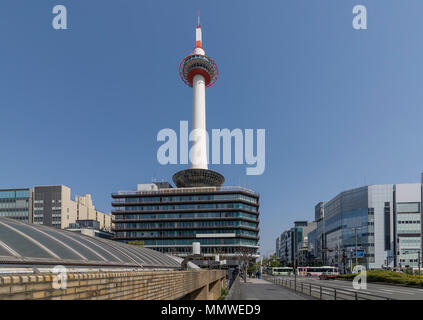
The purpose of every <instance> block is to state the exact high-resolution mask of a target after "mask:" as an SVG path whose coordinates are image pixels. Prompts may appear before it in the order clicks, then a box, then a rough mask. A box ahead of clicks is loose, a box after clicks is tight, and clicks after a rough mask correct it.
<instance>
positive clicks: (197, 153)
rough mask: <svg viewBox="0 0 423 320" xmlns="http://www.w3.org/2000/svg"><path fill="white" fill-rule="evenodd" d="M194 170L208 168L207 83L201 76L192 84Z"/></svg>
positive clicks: (192, 164) (192, 159) (192, 155)
mask: <svg viewBox="0 0 423 320" xmlns="http://www.w3.org/2000/svg"><path fill="white" fill-rule="evenodd" d="M192 88H193V97H192V141H193V146H192V154H191V168H192V169H208V167H207V131H206V82H205V79H204V77H203V76H202V75H201V74H196V75H195V76H194V79H193V83H192Z"/></svg>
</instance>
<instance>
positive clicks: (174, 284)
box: [0, 270, 226, 300]
mask: <svg viewBox="0 0 423 320" xmlns="http://www.w3.org/2000/svg"><path fill="white" fill-rule="evenodd" d="M55 276H56V275H50V274H49V275H46V274H44V275H2V276H0V300H4V299H18V300H23V299H55V300H72V299H95V300H97V299H98V300H103V299H125V300H126V299H128V300H130V299H131V300H132V299H135V300H161V299H168V300H173V299H178V298H182V297H185V298H189V299H201V300H214V299H217V298H218V297H219V296H220V290H221V288H223V287H224V286H225V285H226V281H225V277H226V272H225V271H224V270H188V271H154V272H153V271H149V272H110V273H107V272H106V273H105V272H98V273H84V274H82V273H71V274H68V275H67V287H66V289H64V290H62V289H54V288H53V279H54V277H55ZM59 283H60V282H59Z"/></svg>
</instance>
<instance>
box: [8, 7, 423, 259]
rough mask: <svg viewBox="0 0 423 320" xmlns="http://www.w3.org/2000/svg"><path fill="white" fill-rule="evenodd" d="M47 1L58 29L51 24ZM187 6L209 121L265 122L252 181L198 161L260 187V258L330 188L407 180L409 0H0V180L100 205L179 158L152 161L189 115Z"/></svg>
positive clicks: (413, 164)
mask: <svg viewBox="0 0 423 320" xmlns="http://www.w3.org/2000/svg"><path fill="white" fill-rule="evenodd" d="M57 4H63V5H66V6H67V9H68V27H69V30H66V31H56V30H53V28H52V27H51V21H52V18H53V14H52V13H51V11H52V8H53V6H54V5H57ZM356 4H364V5H366V7H367V11H368V19H367V20H368V21H367V22H368V30H365V31H356V30H354V29H353V28H352V18H353V14H352V8H353V6H354V5H356ZM198 9H200V10H201V22H202V25H203V40H204V47H205V49H206V51H207V53H208V54H209V55H210V56H212V57H213V58H215V60H216V62H217V64H218V65H219V68H220V78H219V80H218V81H217V83H216V85H215V86H214V87H213V88H211V89H209V90H207V126H208V128H230V129H233V128H242V129H245V128H254V129H257V128H264V129H266V131H267V133H266V136H267V138H266V139H267V141H266V148H267V150H266V171H265V173H264V174H263V175H262V176H246V175H245V166H223V165H221V166H214V167H212V168H213V169H215V170H217V171H220V172H222V173H223V174H224V175H225V176H226V180H227V184H230V185H232V184H241V185H243V186H247V187H250V188H253V189H255V190H257V191H258V192H259V193H260V194H261V217H260V221H261V223H260V236H261V239H260V243H261V245H262V247H261V252H262V253H264V254H268V253H270V252H271V251H273V250H274V241H275V238H276V237H277V236H278V235H279V234H280V233H281V232H282V231H283V230H284V229H287V228H289V227H291V226H292V223H293V221H294V220H302V219H313V217H314V205H315V204H316V203H317V202H319V201H322V200H328V199H330V198H332V197H333V196H335V195H336V194H337V193H339V192H340V191H343V190H346V189H350V188H354V187H358V186H361V185H364V184H379V183H400V182H417V181H419V175H420V172H421V171H422V170H423V159H422V158H423V148H422V142H423V139H422V133H423V127H422V118H423V105H422V101H423V90H422V87H423V64H422V59H423V41H422V30H423V19H422V14H423V13H422V12H423V2H422V1H420V0H415V1H412V0H407V1H396V0H394V1H388V0H372V1H366V0H355V1H347V0H344V1H339V0H332V1H324V0H319V1H314V0H313V1H312V0H309V1H301V0H292V1H280V0H275V1H247V0H242V1H138V0H137V1H136V0H125V1H117V0H116V1H104V0H103V1H100V0H90V1H86V0H72V1H70V0H60V1H59V0H55V1H50V0H43V1H30V0H26V1H21V0H2V1H1V2H0V43H1V45H0V108H1V109H0V110H1V113H0V120H1V126H0V137H1V138H0V139H1V148H0V187H2V188H7V187H24V186H33V185H39V184H41V185H46V184H65V185H67V186H69V187H71V188H72V193H73V195H75V194H82V193H91V194H92V195H93V199H94V202H95V204H96V206H97V207H98V208H99V209H101V210H105V211H109V210H110V201H111V199H110V193H111V192H114V191H117V190H122V189H123V190H126V189H134V188H135V187H136V184H137V183H149V182H151V180H152V178H153V177H155V178H157V179H159V180H160V179H164V180H170V179H171V176H172V174H173V173H174V172H176V171H178V170H180V169H182V168H184V167H185V166H161V165H159V163H158V162H157V160H156V151H157V148H158V146H159V143H158V142H157V141H156V135H157V132H158V131H159V130H160V129H162V128H167V127H169V128H174V129H177V128H178V124H179V120H191V97H192V93H191V90H190V89H189V88H187V87H186V86H185V85H184V84H183V83H182V82H181V80H180V79H179V75H178V65H179V62H180V60H181V59H182V58H183V57H184V56H185V55H187V54H189V53H190V52H191V50H192V48H193V44H194V27H195V23H196V13H197V10H198Z"/></svg>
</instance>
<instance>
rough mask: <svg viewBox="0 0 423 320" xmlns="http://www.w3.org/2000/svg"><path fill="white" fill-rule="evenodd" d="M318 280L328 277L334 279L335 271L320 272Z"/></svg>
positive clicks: (327, 278)
mask: <svg viewBox="0 0 423 320" xmlns="http://www.w3.org/2000/svg"><path fill="white" fill-rule="evenodd" d="M319 279H320V280H329V279H333V280H335V279H336V273H334V272H322V274H321V275H320V276H319Z"/></svg>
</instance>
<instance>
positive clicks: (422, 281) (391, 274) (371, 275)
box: [338, 270, 423, 287]
mask: <svg viewBox="0 0 423 320" xmlns="http://www.w3.org/2000/svg"><path fill="white" fill-rule="evenodd" d="M356 275H358V273H354V274H342V275H339V277H338V278H339V279H341V280H349V281H352V280H353V279H354V277H355V276H356ZM367 281H368V282H384V283H392V284H402V285H415V286H421V287H423V275H420V276H419V275H412V274H406V273H401V272H395V271H387V270H368V271H367Z"/></svg>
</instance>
